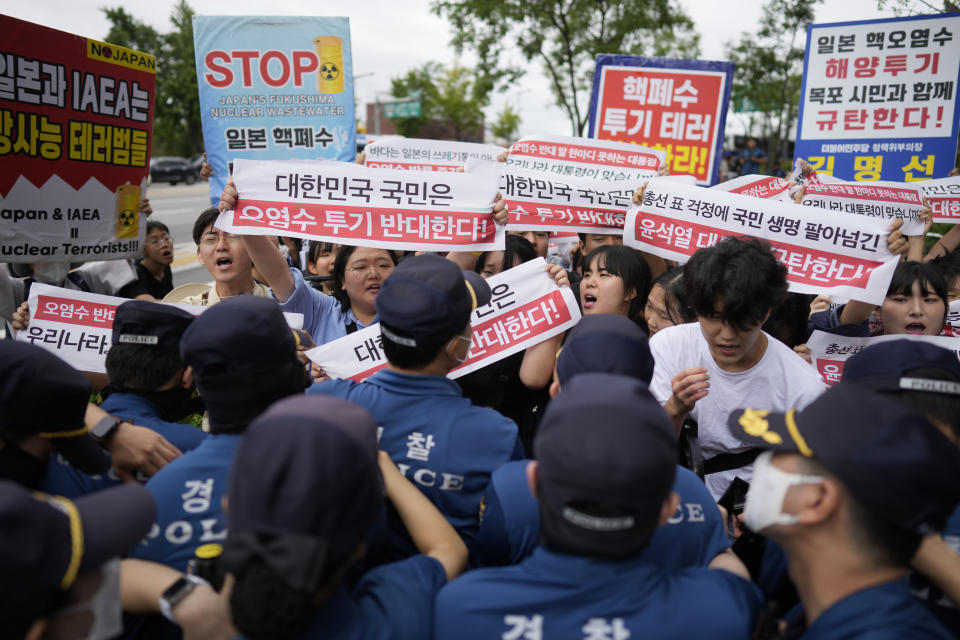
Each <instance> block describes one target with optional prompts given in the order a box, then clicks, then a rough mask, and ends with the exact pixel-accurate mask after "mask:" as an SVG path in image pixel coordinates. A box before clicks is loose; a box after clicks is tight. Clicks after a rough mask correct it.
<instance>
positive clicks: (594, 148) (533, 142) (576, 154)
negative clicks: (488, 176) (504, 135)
mask: <svg viewBox="0 0 960 640" xmlns="http://www.w3.org/2000/svg"><path fill="white" fill-rule="evenodd" d="M666 157H667V152H666V151H661V150H660V149H651V148H649V147H642V146H640V145H638V144H631V143H629V142H611V141H608V140H597V139H595V138H575V137H572V136H527V137H525V138H520V139H519V140H517V141H516V142H514V143H513V146H512V147H510V154H509V155H508V156H507V164H508V165H510V166H511V167H519V168H521V169H530V170H532V171H546V172H547V173H552V174H556V175H557V176H559V177H567V178H570V177H572V178H590V179H593V180H603V181H605V182H626V183H627V184H628V185H629V187H631V188H633V189H636V188H637V187H639V186H640V185H641V184H642V183H644V182H646V181H647V180H648V179H649V178H652V177H653V176H655V175H657V171H659V169H660V166H661V165H662V164H663V162H664V160H665V159H666Z"/></svg>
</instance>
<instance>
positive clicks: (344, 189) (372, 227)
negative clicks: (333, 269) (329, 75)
mask: <svg viewBox="0 0 960 640" xmlns="http://www.w3.org/2000/svg"><path fill="white" fill-rule="evenodd" d="M233 178H234V181H235V182H236V185H237V193H238V199H237V204H236V208H235V210H234V211H226V212H224V213H222V214H220V217H219V218H218V219H217V224H216V226H217V228H219V229H223V230H224V231H229V232H231V233H238V234H246V235H264V234H277V235H284V236H293V237H296V238H308V239H311V240H322V241H324V242H335V243H338V244H349V245H358V246H362V247H378V248H382V249H400V250H411V251H490V250H494V249H503V246H504V230H503V228H502V227H498V226H497V225H496V223H495V222H494V220H493V204H494V198H495V197H496V195H497V176H496V174H493V173H446V172H444V173H440V172H436V171H419V172H411V171H402V170H389V169H369V168H367V167H362V166H358V165H354V164H349V163H346V162H335V161H329V160H321V161H313V162H279V161H265V160H237V162H236V163H235V164H234V168H233Z"/></svg>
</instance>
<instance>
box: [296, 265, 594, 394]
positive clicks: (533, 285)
mask: <svg viewBox="0 0 960 640" xmlns="http://www.w3.org/2000/svg"><path fill="white" fill-rule="evenodd" d="M545 267H546V261H545V260H544V259H543V258H537V259H536V260H531V261H529V262H525V263H523V264H521V265H520V266H517V267H514V268H513V269H508V270H507V271H503V272H501V273H498V274H497V275H495V276H493V277H491V278H490V279H489V280H487V282H488V283H489V285H490V289H491V290H492V292H493V298H492V299H491V301H490V303H489V304H486V305H484V306H482V307H480V308H479V309H477V310H476V311H474V312H473V316H472V317H471V319H470V322H471V325H472V327H473V343H472V344H471V345H470V357H469V358H467V360H466V362H464V363H463V364H461V365H460V366H458V367H457V368H456V369H454V370H453V371H451V372H450V373H449V374H448V377H449V378H454V379H455V378H458V377H460V376H462V375H465V374H467V373H470V372H471V371H476V370H477V369H480V368H482V367H485V366H487V365H488V364H492V363H494V362H497V361H499V360H502V359H504V358H506V357H508V356H511V355H513V354H514V353H517V352H518V351H522V350H524V349H527V348H528V347H532V346H533V345H535V344H539V343H541V342H543V341H544V340H547V339H549V338H552V337H553V336H555V335H557V334H559V333H561V332H563V331H566V330H567V329H569V328H570V327H572V326H573V325H575V324H576V323H577V322H579V321H580V309H579V307H578V306H577V301H576V299H575V298H574V296H573V292H572V291H571V290H570V287H558V286H557V285H556V283H555V282H554V281H553V279H552V278H551V277H550V276H549V275H548V274H547V272H546V269H545ZM306 355H307V357H308V358H310V360H311V361H313V362H315V363H316V364H318V365H319V366H321V367H323V370H324V371H325V372H326V374H327V375H328V376H330V377H331V378H346V379H350V380H354V381H355V382H362V381H363V380H366V379H367V378H369V377H370V376H372V375H373V374H374V373H376V372H377V371H379V370H380V369H383V368H384V367H386V366H387V359H386V356H385V355H384V354H383V338H382V337H381V335H380V325H379V324H375V325H372V326H369V327H367V328H366V329H363V330H361V331H357V332H355V333H352V334H350V335H348V336H346V337H343V338H340V339H338V340H334V341H333V342H328V343H327V344H325V345H322V346H319V347H316V348H315V349H311V350H309V351H307V352H306Z"/></svg>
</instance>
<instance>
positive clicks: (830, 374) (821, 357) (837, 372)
mask: <svg viewBox="0 0 960 640" xmlns="http://www.w3.org/2000/svg"><path fill="white" fill-rule="evenodd" d="M888 340H914V341H916V342H926V343H927V344H932V345H934V346H936V347H942V348H944V349H949V350H950V351H953V352H954V354H956V356H957V358H958V359H960V339H957V338H953V337H944V336H916V335H912V334H895V335H891V336H874V337H871V338H853V337H847V336H838V335H835V334H832V333H827V332H826V331H814V332H813V335H811V336H810V339H809V340H807V348H809V349H810V359H811V360H813V366H814V367H816V369H817V373H819V374H820V377H821V378H823V381H824V382H825V383H826V384H827V385H834V384H836V383H837V382H840V377H841V376H842V375H843V365H844V364H845V363H846V361H847V358H850V357H851V356H855V355H856V354H858V353H860V352H861V351H863V350H864V349H866V348H867V347H869V346H870V345H872V344H877V343H879V342H887V341H888Z"/></svg>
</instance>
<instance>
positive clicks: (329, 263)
mask: <svg viewBox="0 0 960 640" xmlns="http://www.w3.org/2000/svg"><path fill="white" fill-rule="evenodd" d="M340 248H341V245H339V244H334V243H332V242H323V241H316V242H311V243H310V248H309V249H308V250H307V269H306V270H307V272H308V273H309V274H310V275H312V276H326V277H328V278H329V277H330V276H331V275H332V273H333V263H334V262H336V259H337V252H338V251H339V250H340ZM314 288H315V289H320V290H321V291H322V292H323V293H326V294H327V295H331V294H332V293H333V281H332V280H326V281H324V282H323V283H322V285H321V286H320V287H317V286H316V285H314Z"/></svg>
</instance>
